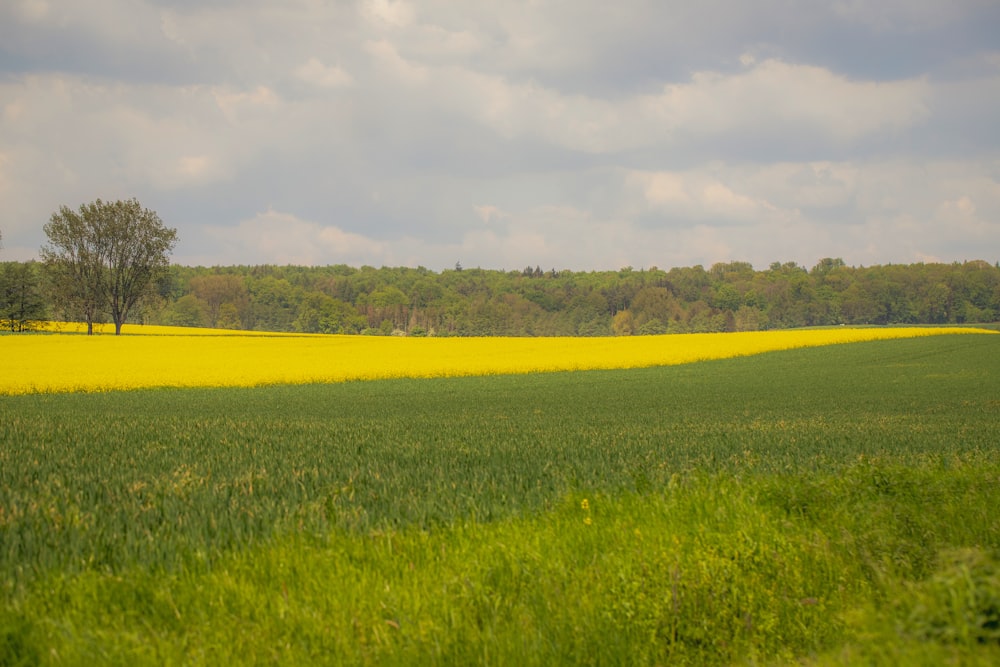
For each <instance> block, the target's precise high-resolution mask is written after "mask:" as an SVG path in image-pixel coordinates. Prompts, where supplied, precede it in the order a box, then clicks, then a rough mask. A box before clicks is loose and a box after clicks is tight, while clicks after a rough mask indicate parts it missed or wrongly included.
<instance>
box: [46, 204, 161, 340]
mask: <svg viewBox="0 0 1000 667" xmlns="http://www.w3.org/2000/svg"><path fill="white" fill-rule="evenodd" d="M45 234H46V235H47V236H48V239H49V242H48V244H46V245H44V246H42V249H41V251H40V254H41V257H42V260H43V262H44V264H45V267H46V270H47V271H48V274H49V277H50V279H51V283H52V286H53V288H54V295H55V296H56V298H57V299H58V300H61V301H64V302H66V303H68V304H69V305H71V306H74V307H76V308H78V309H79V310H80V311H81V312H82V313H83V316H84V318H85V319H86V322H87V333H88V334H92V333H93V322H94V317H95V315H97V313H98V312H100V311H101V310H102V309H107V312H108V313H109V314H110V315H111V319H112V320H113V321H114V323H115V334H116V335H117V334H120V333H121V330H122V325H123V324H124V323H125V320H126V318H127V317H128V314H129V312H130V311H131V310H132V309H133V308H134V307H135V306H136V305H137V304H138V303H140V302H141V301H142V300H143V299H144V298H146V297H148V296H150V295H151V294H152V293H154V292H155V288H156V286H157V279H158V278H159V277H160V276H161V275H162V274H163V273H164V272H165V271H166V270H167V268H168V262H169V255H170V252H171V251H172V250H173V248H174V245H175V243H176V242H177V230H176V229H170V228H167V227H165V226H164V224H163V222H162V221H161V220H160V217H159V216H158V215H157V214H156V213H155V212H153V211H151V210H149V209H145V208H143V207H142V206H141V205H140V204H139V202H138V201H136V200H135V199H129V200H125V201H121V200H119V201H115V202H103V201H101V200H100V199H98V200H96V201H94V202H92V203H90V204H84V205H82V206H81V207H80V210H79V211H73V210H71V209H70V208H68V207H66V206H62V207H60V209H59V211H58V212H57V213H54V214H52V217H51V219H50V220H49V222H48V224H46V225H45Z"/></svg>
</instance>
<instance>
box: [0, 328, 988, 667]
mask: <svg viewBox="0 0 1000 667" xmlns="http://www.w3.org/2000/svg"><path fill="white" fill-rule="evenodd" d="M718 338H723V339H724V337H718ZM7 340H11V339H5V340H4V341H2V342H3V343H4V344H6V342H7ZM84 340H86V339H84ZM110 340H114V339H110ZM998 416H1000V336H996V335H937V336H929V337H918V338H905V339H893V340H876V341H868V342H858V343H854V344H851V345H832V346H825V347H814V348H804V349H793V350H786V351H781V352H774V353H770V354H760V355H754V356H742V357H739V358H732V359H724V360H715V361H705V362H702V363H697V364H689V365H674V366H665V367H653V368H640V369H629V370H592V371H578V372H572V373H569V372H564V373H560V372H553V373H544V374H539V373H536V374H529V375H497V376H489V377H452V378H438V379H420V378H408V379H407V378H404V379H389V380H380V381H376V382H350V383H337V384H308V385H298V386H288V385H285V386H266V387H256V388H240V387H230V388H207V387H206V388H186V389H177V388H159V389H134V390H132V391H126V392H119V391H105V392H97V393H93V392H92V393H34V394H21V395H7V396H0V582H2V590H0V595H2V597H0V601H2V602H0V664H37V663H41V664H85V663H90V664H126V663H127V664H130V665H138V664H224V663H234V662H236V663H251V664H253V663H282V664H317V663H327V664H379V665H382V664H510V663H515V662H516V663H523V664H539V665H541V664H629V665H634V664H747V663H750V664H788V663H794V664H799V663H802V662H805V663H807V664H824V665H825V664H858V663H861V664H886V665H889V664H901V663H905V664H942V663H946V662H954V663H960V664H984V665H985V664H996V663H997V662H998V661H1000V570H998V563H1000V559H998V552H1000V521H998V519H997V516H996V507H998V506H1000V483H998V482H1000V419H998Z"/></svg>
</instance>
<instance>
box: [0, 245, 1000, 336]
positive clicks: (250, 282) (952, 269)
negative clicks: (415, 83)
mask: <svg viewBox="0 0 1000 667" xmlns="http://www.w3.org/2000/svg"><path fill="white" fill-rule="evenodd" d="M42 269H43V264H41V263H38V262H7V263H3V264H2V266H0V310H2V312H0V320H2V325H3V326H4V328H6V329H8V330H11V331H20V330H30V329H31V328H32V327H33V324H32V323H33V322H37V321H40V320H44V319H56V320H75V321H86V320H87V317H88V315H87V314H86V313H85V312H83V310H81V309H80V306H79V305H77V306H74V305H73V304H71V303H70V304H67V303H65V302H61V301H60V300H58V299H56V298H55V297H54V295H53V291H54V289H55V286H53V285H52V284H50V279H49V278H48V277H47V275H48V274H47V273H46V272H44V271H43V270H42ZM89 317H90V319H91V320H92V321H98V322H99V321H110V320H113V314H112V313H111V312H110V310H109V309H106V308H105V309H103V310H101V309H99V310H96V311H94V312H92V313H90V314H89ZM998 319H1000V267H998V266H996V265H993V264H989V263H987V262H985V261H969V262H962V263H953V264H892V265H877V266H869V267H852V266H847V265H846V264H845V263H844V262H843V261H841V260H839V259H824V260H822V261H820V262H819V263H818V264H817V265H816V266H814V267H812V268H810V269H807V268H805V267H803V266H799V265H797V264H795V263H793V262H788V263H783V264H782V263H775V264H772V265H771V266H770V267H768V268H767V269H763V270H755V269H754V268H753V267H752V266H751V265H750V264H749V263H746V262H729V263H720V264H715V265H713V266H711V267H710V268H708V269H706V268H704V267H702V266H693V267H677V268H672V269H669V270H662V269H658V268H649V269H643V270H636V269H631V268H625V269H622V270H619V271H590V272H579V271H555V270H548V271H542V270H541V269H540V268H539V267H535V268H525V269H524V270H521V271H502V270H488V269H478V268H476V269H461V268H456V269H449V270H445V271H441V272H434V271H431V270H428V269H425V268H421V267H418V268H407V267H382V268H374V267H370V266H363V267H360V268H356V267H350V266H346V265H334V266H317V267H305V266H228V267H189V266H180V265H172V266H169V267H168V268H166V269H165V271H164V272H163V275H162V276H161V277H160V278H159V280H158V281H157V283H156V285H155V290H154V291H153V292H152V293H150V294H147V295H146V296H145V298H144V299H143V301H142V302H141V303H140V304H138V306H137V307H136V308H135V309H134V311H133V312H132V313H131V314H130V320H129V321H131V322H134V323H136V324H167V325H175V326H193V327H218V328H227V329H246V330H258V331H282V332H302V333H342V334H374V335H391V334H396V335H411V336H426V335H433V336H606V335H639V334H661V333H697V332H721V331H755V330H764V329H779V328H791V327H802V326H821V325H838V324H846V325H860V324H963V323H987V322H996V321H997V320H998Z"/></svg>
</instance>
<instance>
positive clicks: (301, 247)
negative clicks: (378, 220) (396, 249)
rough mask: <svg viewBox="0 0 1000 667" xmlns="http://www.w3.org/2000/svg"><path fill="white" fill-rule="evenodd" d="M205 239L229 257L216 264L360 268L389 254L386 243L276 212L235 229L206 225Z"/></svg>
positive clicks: (221, 255)
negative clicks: (209, 240) (349, 265)
mask: <svg viewBox="0 0 1000 667" xmlns="http://www.w3.org/2000/svg"><path fill="white" fill-rule="evenodd" d="M205 236H206V237H207V238H209V239H211V240H212V241H213V242H214V243H215V244H217V245H218V246H219V248H220V252H219V253H218V256H219V257H222V258H225V259H222V260H211V261H212V263H215V262H217V261H222V262H223V263H225V262H229V263H233V264H237V263H243V264H247V263H249V264H258V263H259V264H298V265H310V266H311V265H316V264H339V263H349V264H357V265H360V264H366V263H370V258H372V257H380V256H382V255H383V254H384V253H385V251H386V247H385V245H384V244H383V243H381V242H379V241H377V240H374V239H371V238H368V237H366V236H364V235H361V234H355V233H352V232H348V231H345V230H343V229H341V228H339V227H337V226H335V225H324V224H320V223H318V222H313V221H310V220H303V219H301V218H299V217H298V216H296V215H293V214H291V213H284V212H280V211H275V210H272V209H268V210H267V211H263V212H261V213H258V214H257V215H255V216H254V217H252V218H250V219H247V220H242V221H240V222H239V223H238V224H237V225H235V226H218V225H209V226H206V228H205ZM206 259H207V258H206ZM195 263H206V262H205V261H201V260H199V261H196V262H195Z"/></svg>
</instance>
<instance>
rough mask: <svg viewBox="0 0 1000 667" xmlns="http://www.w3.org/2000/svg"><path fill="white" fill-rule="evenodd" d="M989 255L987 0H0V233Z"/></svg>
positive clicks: (371, 246) (549, 248)
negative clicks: (124, 205)
mask: <svg viewBox="0 0 1000 667" xmlns="http://www.w3.org/2000/svg"><path fill="white" fill-rule="evenodd" d="M129 197H136V198H137V199H138V200H139V201H140V202H141V203H142V204H143V205H144V206H146V207H148V208H151V209H153V210H155V211H156V212H157V213H158V214H159V215H160V217H161V218H162V219H163V221H164V222H165V223H166V224H167V225H168V226H170V227H176V228H177V230H178V236H179V243H178V245H177V248H176V250H175V252H174V255H173V261H175V262H177V263H180V264H187V265H197V264H201V265H206V266H210V265H228V264H260V263H278V264H286V263H291V264H340V263H346V264H350V265H354V266H361V265H371V266H383V265H386V266H418V265H419V266H425V267H427V268H430V269H433V270H435V271H440V270H442V269H445V268H450V267H453V266H454V265H455V263H456V262H461V264H462V265H463V266H466V267H473V266H481V267H483V268H490V269H508V270H511V269H522V268H524V267H525V266H532V267H534V266H536V265H537V266H541V267H543V268H545V269H549V268H555V269H573V270H591V269H617V268H621V267H624V266H633V267H635V268H648V267H651V266H658V267H660V268H664V269H667V268H670V267H673V266H692V265H695V264H702V265H704V266H706V267H708V266H710V265H711V264H713V263H715V262H720V261H732V260H739V261H748V262H751V263H752V264H753V265H754V266H755V267H756V268H758V269H762V268H766V267H767V266H768V265H769V264H771V263H772V262H775V261H780V262H787V261H794V262H797V263H799V264H802V265H804V266H806V267H811V266H813V265H814V264H815V263H816V262H817V261H818V260H819V259H821V258H823V257H841V258H843V259H844V260H845V261H846V262H847V263H848V264H851V265H855V266H857V265H865V266H868V265H871V264H885V263H890V262H892V263H911V262H931V261H944V262H952V261H963V260H970V259H985V260H987V261H989V262H991V263H992V262H995V261H997V260H1000V1H998V0H836V1H829V2H823V1H820V0H815V1H807V0H755V1H750V0H699V1H698V2H693V1H689V0H681V1H673V0H617V1H616V2H608V1H607V0H495V1H493V2H481V1H478V0H465V1H461V2H460V1H458V0H428V1H423V0H413V1H409V0H327V1H322V0H280V1H278V0H274V1H267V0H2V1H0V202H2V206H0V234H2V235H3V241H2V243H3V249H2V250H0V260H11V259H22V260H23V259H29V258H32V257H34V256H36V254H37V251H38V248H39V246H41V245H42V244H43V243H44V242H45V236H44V233H43V231H42V226H43V225H44V224H45V222H47V221H48V219H49V217H50V216H51V214H52V213H53V212H54V211H56V210H58V208H59V207H60V206H61V205H67V206H70V207H71V208H77V207H79V206H80V205H81V204H83V203H86V202H90V201H93V200H94V199H97V198H101V199H104V200H113V199H119V198H129Z"/></svg>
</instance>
